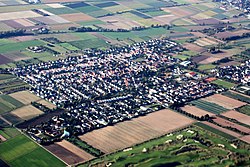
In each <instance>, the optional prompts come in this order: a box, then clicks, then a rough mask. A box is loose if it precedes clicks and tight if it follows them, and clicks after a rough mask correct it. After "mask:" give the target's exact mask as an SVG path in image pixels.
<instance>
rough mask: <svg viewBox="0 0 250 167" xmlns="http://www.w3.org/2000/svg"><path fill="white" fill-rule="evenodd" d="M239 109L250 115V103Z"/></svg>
mask: <svg viewBox="0 0 250 167" xmlns="http://www.w3.org/2000/svg"><path fill="white" fill-rule="evenodd" d="M237 111H239V112H241V113H243V114H246V115H249V116H250V105H245V106H243V107H240V108H237Z"/></svg>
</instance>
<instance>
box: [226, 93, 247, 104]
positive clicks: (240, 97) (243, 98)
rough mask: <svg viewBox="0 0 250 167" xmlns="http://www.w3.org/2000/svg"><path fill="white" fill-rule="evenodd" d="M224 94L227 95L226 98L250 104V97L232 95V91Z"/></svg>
mask: <svg viewBox="0 0 250 167" xmlns="http://www.w3.org/2000/svg"><path fill="white" fill-rule="evenodd" d="M222 94H223V95H225V96H228V97H231V98H233V99H237V100H240V101H243V102H246V103H250V97H246V96H243V95H241V94H237V93H232V92H230V91H227V92H224V93H222Z"/></svg>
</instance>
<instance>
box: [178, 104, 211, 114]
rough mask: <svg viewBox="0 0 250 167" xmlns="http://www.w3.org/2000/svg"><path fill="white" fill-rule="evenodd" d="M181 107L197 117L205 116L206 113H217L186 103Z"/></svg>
mask: <svg viewBox="0 0 250 167" xmlns="http://www.w3.org/2000/svg"><path fill="white" fill-rule="evenodd" d="M181 109H182V110H183V111H185V112H187V113H190V114H192V115H195V116H197V117H201V116H205V115H206V114H208V115H209V116H213V115H215V114H214V113H211V112H207V111H205V110H202V109H200V108H197V107H195V106H190V105H185V106H184V107H181Z"/></svg>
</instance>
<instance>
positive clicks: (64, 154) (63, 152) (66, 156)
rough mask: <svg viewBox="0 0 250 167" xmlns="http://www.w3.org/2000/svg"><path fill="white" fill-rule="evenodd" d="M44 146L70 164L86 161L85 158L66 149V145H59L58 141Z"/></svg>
mask: <svg viewBox="0 0 250 167" xmlns="http://www.w3.org/2000/svg"><path fill="white" fill-rule="evenodd" d="M44 147H45V148H46V149H47V150H49V151H50V152H52V153H53V154H54V155H56V156H57V157H59V158H60V159H62V160H63V161H64V162H66V163H67V164H69V165H73V164H76V163H79V162H83V161H84V159H83V158H81V157H80V156H78V155H76V154H74V153H73V152H71V151H69V150H68V149H65V148H64V147H62V146H60V145H58V144H57V143H55V144H50V145H48V146H44Z"/></svg>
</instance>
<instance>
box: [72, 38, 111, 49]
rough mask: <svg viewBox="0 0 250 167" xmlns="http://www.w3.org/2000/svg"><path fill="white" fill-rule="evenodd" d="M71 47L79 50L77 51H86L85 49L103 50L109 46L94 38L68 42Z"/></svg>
mask: <svg viewBox="0 0 250 167" xmlns="http://www.w3.org/2000/svg"><path fill="white" fill-rule="evenodd" d="M69 43H70V44H71V45H73V46H75V47H77V48H79V49H87V48H105V47H107V46H109V44H107V43H106V42H105V41H104V40H102V39H98V38H94V39H87V40H80V41H72V42H69Z"/></svg>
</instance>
